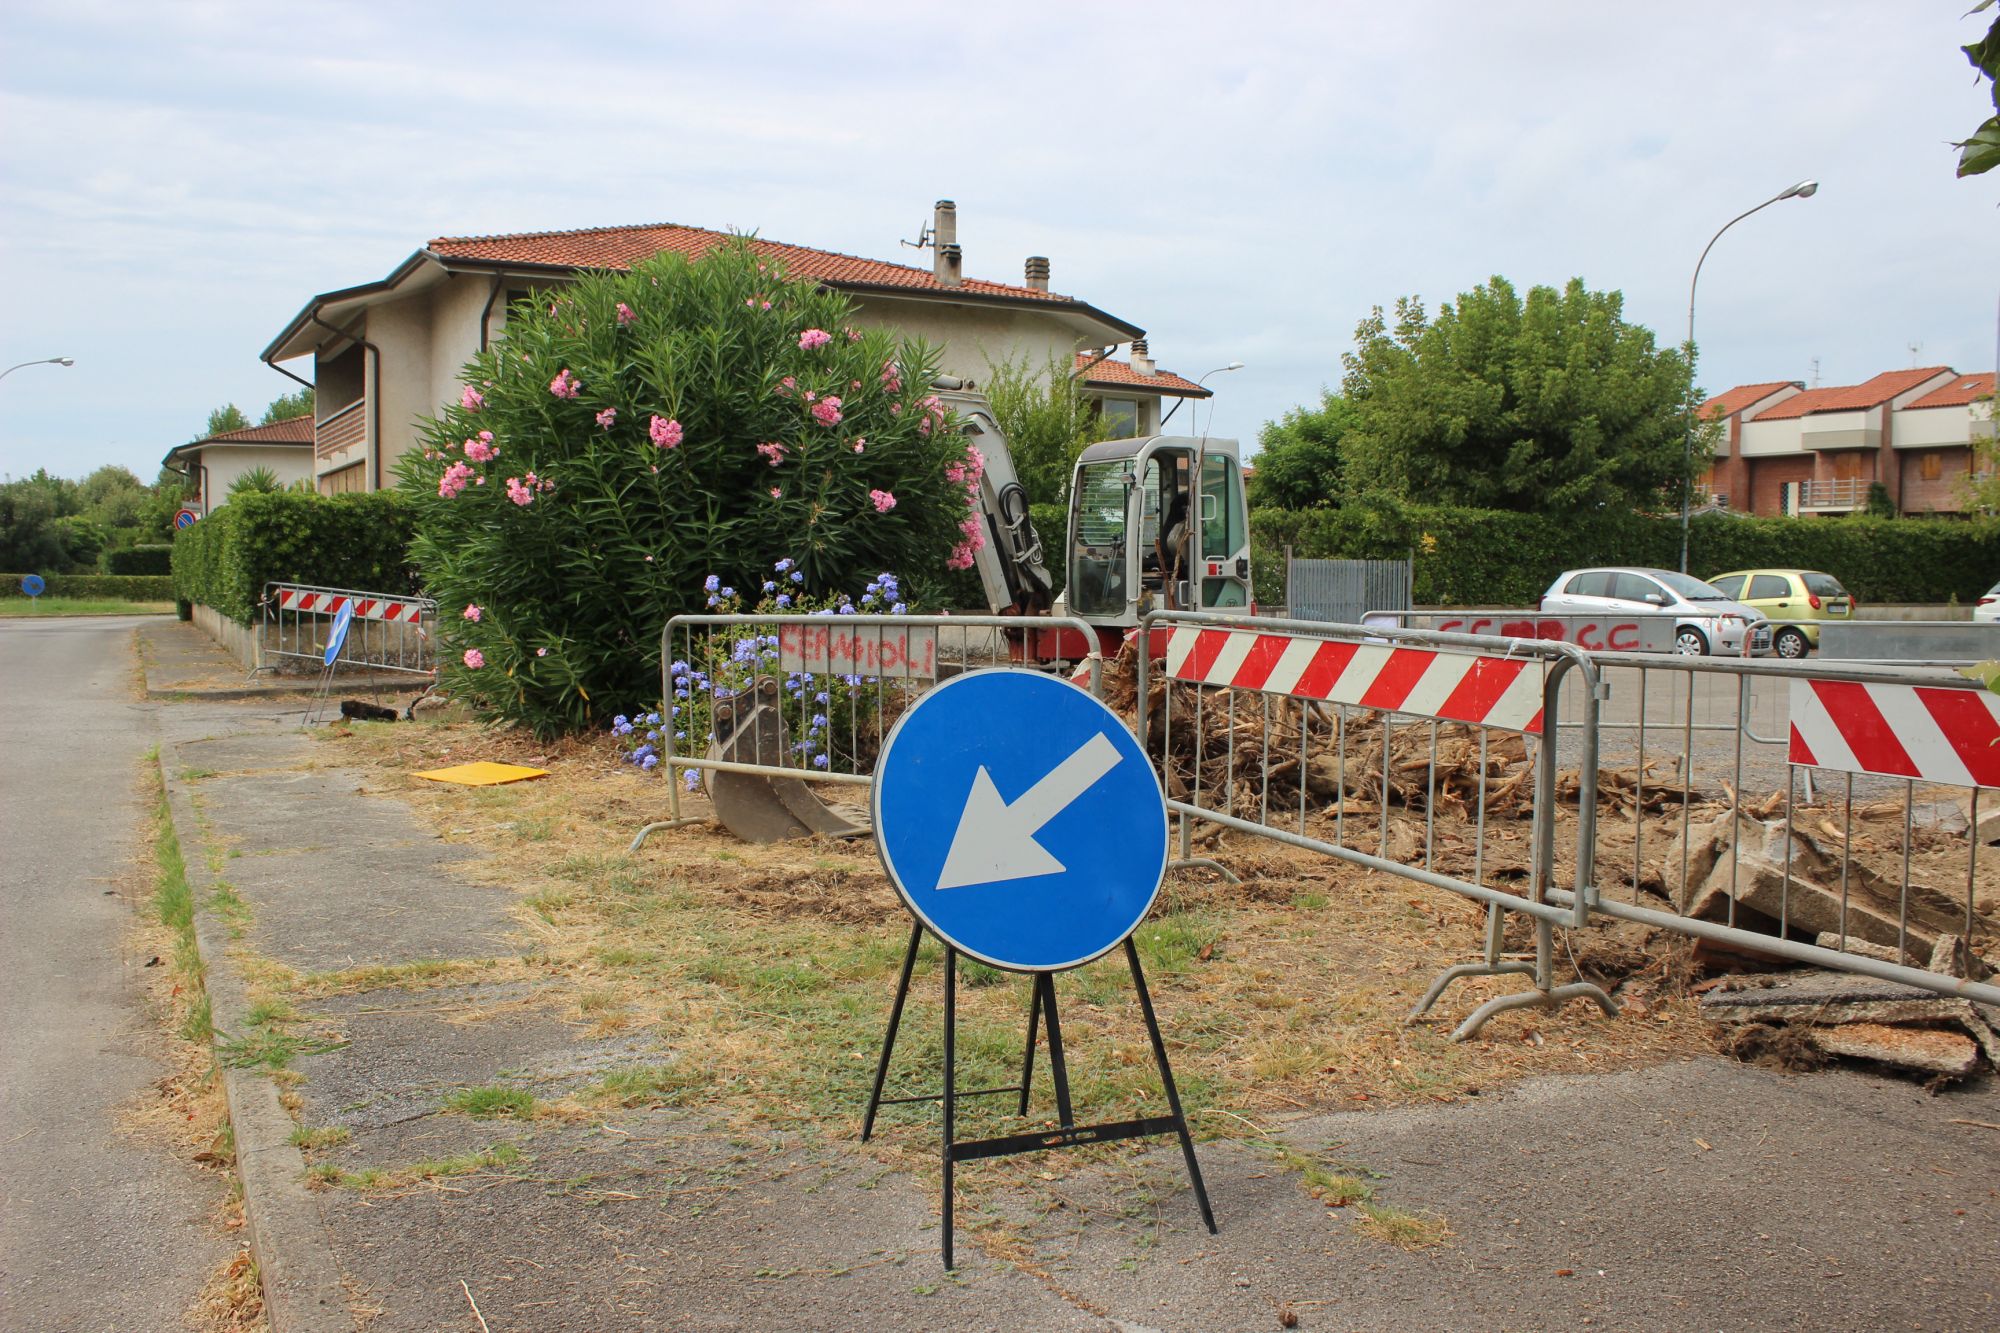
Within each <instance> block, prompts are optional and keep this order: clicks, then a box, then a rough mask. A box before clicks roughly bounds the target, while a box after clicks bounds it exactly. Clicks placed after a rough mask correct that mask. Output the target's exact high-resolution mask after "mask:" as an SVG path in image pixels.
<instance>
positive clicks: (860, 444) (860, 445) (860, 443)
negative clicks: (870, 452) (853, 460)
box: [854, 435, 868, 454]
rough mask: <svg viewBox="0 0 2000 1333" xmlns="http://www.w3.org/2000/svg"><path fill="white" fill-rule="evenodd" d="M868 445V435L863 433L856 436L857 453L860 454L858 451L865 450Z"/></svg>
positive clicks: (855, 446) (855, 447)
mask: <svg viewBox="0 0 2000 1333" xmlns="http://www.w3.org/2000/svg"><path fill="white" fill-rule="evenodd" d="M867 447H868V437H867V436H866V435H862V436H857V437H856V438H855V441H854V452H855V453H857V454H858V453H860V452H862V451H863V450H864V449H866V448H867Z"/></svg>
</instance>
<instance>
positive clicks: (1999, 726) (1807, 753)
mask: <svg viewBox="0 0 2000 1333" xmlns="http://www.w3.org/2000/svg"><path fill="white" fill-rule="evenodd" d="M1791 705H1792V708H1791V712H1792V740H1791V761H1792V762H1793V763H1795V764H1807V765H1810V766H1812V767H1814V768H1833V769H1839V770H1841V771H1842V772H1848V773H1875V774H1880V775H1882V776H1885V777H1896V778H1917V779H1921V780H1923V781H1926V782H1945V783H1951V784H1952V785H1954V786H1960V787H2000V695H1995V694H1992V693H1990V692H1988V691H1986V690H1971V689H1949V688H1942V687H1938V686H1932V685H1863V684H1859V683H1857V682H1854V681H1843V680H1794V681H1793V682H1792V699H1791Z"/></svg>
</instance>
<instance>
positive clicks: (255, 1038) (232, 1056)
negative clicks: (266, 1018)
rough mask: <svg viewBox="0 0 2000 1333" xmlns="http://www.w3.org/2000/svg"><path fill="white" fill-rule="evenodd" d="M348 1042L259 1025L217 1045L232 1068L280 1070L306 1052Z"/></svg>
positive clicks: (332, 1048)
mask: <svg viewBox="0 0 2000 1333" xmlns="http://www.w3.org/2000/svg"><path fill="white" fill-rule="evenodd" d="M345 1045H347V1043H346V1042H344V1041H332V1040H329V1039H327V1038H324V1037H306V1036H299V1035H296V1034H294V1033H290V1032H282V1031H279V1030H277V1029H275V1028H259V1029H258V1030H257V1031H255V1032H252V1033H249V1034H247V1035H245V1036H241V1037H231V1038H229V1039H228V1040H227V1041H224V1042H222V1043H221V1044H220V1046H219V1047H218V1048H217V1051H216V1054H217V1056H218V1057H219V1058H220V1059H221V1061H222V1063H223V1064H225V1065H228V1066H229V1067H230V1068H231V1069H263V1070H265V1071H267V1072H271V1073H276V1072H277V1071H279V1070H281V1069H289V1068H291V1065H292V1061H294V1060H296V1059H298V1058H299V1057H300V1056H302V1055H323V1054H325V1053H326V1052H328V1051H337V1050H339V1049H341V1048H342V1047H343V1046H345Z"/></svg>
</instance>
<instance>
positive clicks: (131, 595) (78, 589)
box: [0, 574, 174, 602]
mask: <svg viewBox="0 0 2000 1333" xmlns="http://www.w3.org/2000/svg"><path fill="white" fill-rule="evenodd" d="M26 577H27V576H26V575H25V574H0V597H22V596H25V595H26V594H24V593H23V592H22V591H21V580H22V579H23V578H26ZM42 581H43V582H44V583H46V584H47V585H48V586H47V587H46V588H45V589H44V590H43V592H42V596H44V597H83V598H89V599H90V600H92V601H120V602H171V601H173V600H174V581H173V580H172V579H170V578H168V577H167V576H166V575H164V574H45V575H43V576H42Z"/></svg>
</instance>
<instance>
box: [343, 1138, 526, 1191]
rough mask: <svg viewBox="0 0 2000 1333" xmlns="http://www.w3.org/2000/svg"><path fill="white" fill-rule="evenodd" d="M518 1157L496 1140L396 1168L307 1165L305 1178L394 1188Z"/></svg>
mask: <svg viewBox="0 0 2000 1333" xmlns="http://www.w3.org/2000/svg"><path fill="white" fill-rule="evenodd" d="M520 1160H521V1150H520V1149H518V1148H516V1147H515V1146H514V1145H513V1144H511V1143H496V1144H494V1145H493V1146H492V1147H490V1148H487V1149H485V1150H484V1151H482V1152H474V1153H460V1154H459V1155H457V1156H456V1157H440V1158H436V1159H435V1160H432V1161H428V1162H412V1163H411V1164H410V1165H408V1166H400V1167H368V1168H366V1169H364V1170H361V1171H349V1170H347V1169H345V1168H344V1167H338V1166H334V1165H333V1164H332V1163H330V1162H322V1163H320V1164H319V1165H317V1166H313V1167H308V1168H307V1170H306V1179H307V1180H309V1181H311V1182H312V1183H314V1184H317V1185H332V1186H339V1187H342V1188H345V1189H354V1190H384V1189H398V1188H400V1187H402V1186H405V1185H414V1184H416V1183H417V1182H418V1181H423V1180H442V1179H445V1178H447V1177H450V1176H469V1175H472V1174H473V1173H474V1172H478V1171H490V1170H492V1169H493V1168H495V1167H502V1166H512V1165H513V1164H514V1163H516V1162H518V1161H520Z"/></svg>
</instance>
